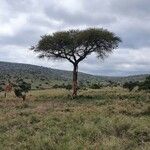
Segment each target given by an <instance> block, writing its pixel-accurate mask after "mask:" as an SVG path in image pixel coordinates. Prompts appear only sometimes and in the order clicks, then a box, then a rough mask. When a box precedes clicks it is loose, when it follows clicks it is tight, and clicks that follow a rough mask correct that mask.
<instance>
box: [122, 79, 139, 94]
mask: <svg viewBox="0 0 150 150" xmlns="http://www.w3.org/2000/svg"><path fill="white" fill-rule="evenodd" d="M136 86H139V82H132V81H130V82H126V83H124V85H123V88H126V89H128V90H129V92H131V91H132V90H133V89H134V88H135V87H136Z"/></svg>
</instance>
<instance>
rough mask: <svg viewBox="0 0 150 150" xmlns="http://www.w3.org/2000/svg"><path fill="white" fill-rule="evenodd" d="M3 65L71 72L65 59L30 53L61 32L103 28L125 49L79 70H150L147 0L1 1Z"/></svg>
mask: <svg viewBox="0 0 150 150" xmlns="http://www.w3.org/2000/svg"><path fill="white" fill-rule="evenodd" d="M0 4H1V5H0V26H1V28H0V61H11V62H20V63H30V64H36V65H41V66H46V67H53V68H57V69H66V70H72V65H71V64H70V63H69V62H66V61H53V60H46V59H44V60H39V59H38V58H37V57H36V54H34V53H32V52H31V51H29V50H28V49H29V47H30V46H31V45H34V44H36V42H37V41H38V40H39V38H40V36H41V35H43V34H47V33H52V32H55V31H58V30H68V29H84V28H87V27H104V28H107V29H108V30H111V31H113V32H115V33H116V34H117V35H119V36H121V38H122V40H123V43H122V44H121V46H120V49H118V50H116V51H115V52H114V53H113V54H112V55H110V56H109V57H108V58H106V59H105V60H104V61H101V60H97V59H95V56H94V55H91V56H89V57H88V59H86V60H84V61H83V62H82V63H81V64H80V66H79V70H80V71H82V72H86V73H91V74H98V75H129V74H137V73H147V72H150V69H149V66H150V59H149V57H150V50H149V49H150V38H149V37H150V20H149V12H150V8H149V4H150V2H149V1H148V0H143V1H141V0H132V1H131V0H130V1H129V0H126V1H124V0H108V1H102V0H92V1H90V0H63V1H62V0H51V1H49V0H22V1H21V0H15V1H13V0H0Z"/></svg>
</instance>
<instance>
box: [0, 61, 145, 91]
mask: <svg viewBox="0 0 150 150" xmlns="http://www.w3.org/2000/svg"><path fill="white" fill-rule="evenodd" d="M146 76H148V75H136V76H128V77H110V76H94V75H90V74H85V73H79V83H82V84H91V83H107V82H108V81H113V82H119V83H123V82H128V81H142V80H144V79H145V77H146ZM17 78H22V79H24V80H26V81H28V82H30V83H32V89H37V88H50V87H51V86H53V85H55V84H63V83H64V84H69V83H71V80H72V72H71V71H64V70H58V69H52V68H47V67H41V66H35V65H29V64H20V63H9V62H0V85H4V84H5V83H6V82H7V81H8V80H11V81H14V80H16V79H17Z"/></svg>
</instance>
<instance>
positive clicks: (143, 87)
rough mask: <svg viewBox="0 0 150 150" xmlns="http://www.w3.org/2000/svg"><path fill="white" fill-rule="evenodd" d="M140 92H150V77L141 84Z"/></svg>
mask: <svg viewBox="0 0 150 150" xmlns="http://www.w3.org/2000/svg"><path fill="white" fill-rule="evenodd" d="M139 90H145V91H149V90H150V76H148V77H147V78H146V79H145V81H144V82H142V83H141V84H139Z"/></svg>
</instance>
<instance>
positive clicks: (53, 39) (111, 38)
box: [31, 28, 121, 96]
mask: <svg viewBox="0 0 150 150" xmlns="http://www.w3.org/2000/svg"><path fill="white" fill-rule="evenodd" d="M119 42H121V40H120V38H119V37H118V36H116V35H115V34H114V33H112V32H109V31H107V30H104V29H99V28H98V29H96V28H90V29H86V30H70V31H62V32H56V33H53V34H52V35H44V36H42V37H41V40H40V41H39V42H38V44H37V45H36V46H32V48H31V50H33V51H35V52H38V53H39V58H43V57H47V58H54V59H65V60H67V61H69V62H70V63H72V64H73V84H72V89H73V96H77V79H78V64H79V63H80V62H81V61H82V60H84V59H85V58H86V57H87V56H88V55H91V54H92V53H96V54H97V56H98V58H101V59H103V58H104V57H105V56H107V54H109V53H110V52H112V51H113V49H115V48H117V47H118V44H119Z"/></svg>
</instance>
